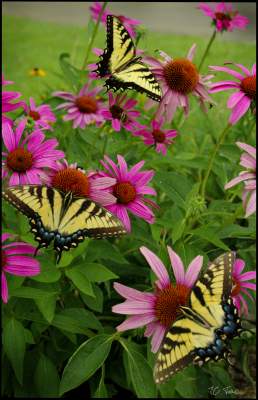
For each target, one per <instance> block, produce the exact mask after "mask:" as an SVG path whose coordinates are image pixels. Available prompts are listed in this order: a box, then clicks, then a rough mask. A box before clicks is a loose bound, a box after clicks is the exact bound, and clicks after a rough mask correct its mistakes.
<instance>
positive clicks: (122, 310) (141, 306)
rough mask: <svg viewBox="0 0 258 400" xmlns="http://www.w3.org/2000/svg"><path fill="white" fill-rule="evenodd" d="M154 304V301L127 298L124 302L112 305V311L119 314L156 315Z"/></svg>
mask: <svg viewBox="0 0 258 400" xmlns="http://www.w3.org/2000/svg"><path fill="white" fill-rule="evenodd" d="M154 311H155V310H154V306H153V304H152V302H148V301H136V300H126V301H124V303H121V304H116V305H115V306H113V307H112V312H114V313H117V314H129V315H130V314H131V315H137V314H148V315H149V314H152V315H154Z"/></svg>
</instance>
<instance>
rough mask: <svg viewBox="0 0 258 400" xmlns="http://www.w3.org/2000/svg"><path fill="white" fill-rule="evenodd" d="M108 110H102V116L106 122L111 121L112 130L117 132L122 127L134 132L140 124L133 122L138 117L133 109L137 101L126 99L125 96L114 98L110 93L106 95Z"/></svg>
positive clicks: (119, 95)
mask: <svg viewBox="0 0 258 400" xmlns="http://www.w3.org/2000/svg"><path fill="white" fill-rule="evenodd" d="M108 98H109V108H107V109H104V110H103V112H102V115H103V116H104V118H105V119H106V120H109V121H112V128H113V129H114V131H116V132H119V131H120V130H121V128H122V127H124V128H125V129H126V130H127V131H131V132H132V131H134V130H135V129H136V128H139V127H140V126H141V124H140V123H139V122H137V121H136V120H135V117H139V116H140V112H139V111H136V110H135V109H134V108H135V106H136V104H137V101H136V100H134V99H126V94H124V95H122V94H118V95H117V96H116V97H115V96H113V94H112V93H110V92H109V93H108Z"/></svg>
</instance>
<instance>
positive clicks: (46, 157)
mask: <svg viewBox="0 0 258 400" xmlns="http://www.w3.org/2000/svg"><path fill="white" fill-rule="evenodd" d="M26 122H27V121H26V119H23V120H22V121H21V122H20V123H19V124H18V126H17V128H16V130H15V131H14V130H13V129H12V127H11V125H10V124H8V123H5V124H3V127H2V135H3V141H4V145H5V147H6V151H4V152H3V153H2V155H3V159H2V162H3V168H2V177H3V178H5V177H8V175H9V174H10V175H11V176H10V179H9V185H19V184H21V185H23V184H26V183H28V184H36V185H37V184H40V183H41V182H42V178H45V179H47V173H46V171H45V170H44V168H47V169H49V168H50V169H52V168H55V167H56V160H58V159H60V158H63V157H64V153H63V152H62V151H60V150H55V147H56V146H57V145H58V141H57V140H56V139H49V140H45V135H44V134H43V133H42V132H41V131H40V130H35V131H33V132H32V133H30V134H29V135H27V136H26V135H24V133H25V132H24V128H25V125H26ZM22 139H23V140H22Z"/></svg>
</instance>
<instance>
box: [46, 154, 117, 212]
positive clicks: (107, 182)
mask: <svg viewBox="0 0 258 400" xmlns="http://www.w3.org/2000/svg"><path fill="white" fill-rule="evenodd" d="M49 178H50V182H49V185H50V186H52V187H54V188H56V189H59V190H61V191H62V192H73V193H74V194H75V195H76V196H81V197H87V198H89V199H91V200H93V201H95V202H96V203H98V204H100V205H102V206H104V207H105V206H107V205H110V204H114V203H115V202H116V198H115V196H113V195H112V194H111V193H110V188H111V187H112V186H113V185H114V184H115V183H116V180H115V179H114V178H110V177H100V176H96V172H93V171H92V172H88V173H86V172H85V171H84V170H83V169H81V168H79V167H78V166H77V163H74V164H70V165H69V164H68V162H67V161H66V160H63V161H62V162H57V168H56V170H55V171H52V172H51V173H50V175H49Z"/></svg>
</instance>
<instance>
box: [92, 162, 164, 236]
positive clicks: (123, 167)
mask: <svg viewBox="0 0 258 400" xmlns="http://www.w3.org/2000/svg"><path fill="white" fill-rule="evenodd" d="M117 159H118V165H116V164H115V163H114V162H113V161H112V160H111V159H110V158H109V157H107V156H105V162H104V161H100V162H101V164H102V165H103V167H104V168H105V170H106V171H107V172H106V171H99V172H98V174H99V175H100V176H109V177H112V178H115V179H116V183H115V185H114V186H113V187H112V194H113V195H114V196H115V197H116V200H117V202H116V204H113V205H111V206H108V207H107V209H108V210H109V211H111V212H112V213H113V214H115V215H116V216H117V217H118V218H119V219H120V220H121V221H122V222H123V224H124V226H125V228H126V229H127V231H128V232H130V231H131V222H130V219H129V216H128V211H131V212H132V213H133V214H134V215H136V216H137V217H139V218H143V219H144V220H145V221H147V222H148V223H149V224H153V223H154V219H155V217H154V214H153V212H152V211H151V210H150V208H149V207H147V205H146V204H149V205H151V206H152V207H156V208H157V205H156V203H154V202H153V201H152V200H150V199H148V198H145V197H144V196H145V195H152V196H156V191H155V190H154V189H153V188H151V187H150V186H147V184H148V183H149V181H150V180H151V179H152V178H153V175H154V171H140V169H141V168H142V167H143V165H144V161H140V162H138V163H137V164H135V165H134V166H133V167H132V168H131V169H130V170H129V171H128V167H127V164H126V161H125V159H124V157H122V156H120V155H118V156H117Z"/></svg>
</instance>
